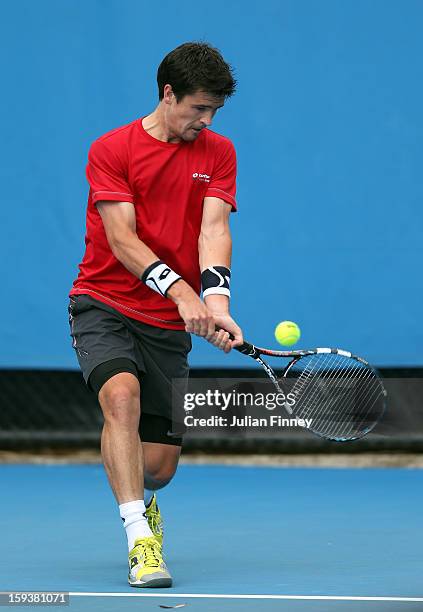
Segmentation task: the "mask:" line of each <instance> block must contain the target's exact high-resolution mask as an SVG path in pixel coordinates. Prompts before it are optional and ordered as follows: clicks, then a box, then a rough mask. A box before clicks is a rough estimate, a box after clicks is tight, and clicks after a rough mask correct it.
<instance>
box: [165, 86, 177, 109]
mask: <svg viewBox="0 0 423 612" xmlns="http://www.w3.org/2000/svg"><path fill="white" fill-rule="evenodd" d="M174 97H175V94H174V93H173V90H172V85H165V86H164V88H163V102H164V103H165V104H172V102H173V99H174Z"/></svg>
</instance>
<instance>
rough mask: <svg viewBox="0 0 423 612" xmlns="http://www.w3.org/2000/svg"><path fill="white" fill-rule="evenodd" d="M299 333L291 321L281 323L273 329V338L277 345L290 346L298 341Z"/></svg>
mask: <svg viewBox="0 0 423 612" xmlns="http://www.w3.org/2000/svg"><path fill="white" fill-rule="evenodd" d="M300 336H301V331H300V328H299V327H298V325H297V324H296V323H294V322H293V321H282V322H281V323H279V325H277V326H276V329H275V338H276V340H277V341H278V342H279V344H283V345H284V346H292V345H293V344H295V343H296V342H298V340H299V339H300Z"/></svg>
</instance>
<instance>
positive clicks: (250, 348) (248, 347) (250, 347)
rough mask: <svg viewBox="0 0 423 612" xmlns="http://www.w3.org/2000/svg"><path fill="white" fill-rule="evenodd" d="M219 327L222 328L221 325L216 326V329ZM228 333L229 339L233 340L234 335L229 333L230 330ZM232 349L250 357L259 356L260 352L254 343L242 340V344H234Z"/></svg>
mask: <svg viewBox="0 0 423 612" xmlns="http://www.w3.org/2000/svg"><path fill="white" fill-rule="evenodd" d="M221 329H223V327H216V331H219V330H221ZM225 331H226V330H225ZM228 334H229V338H230V339H231V340H235V336H234V335H233V334H231V333H230V332H228ZM234 349H235V350H236V351H238V352H239V353H242V354H243V355H249V356H250V357H254V358H255V357H259V356H260V353H259V352H258V350H257V349H256V347H255V346H254V344H251V343H250V342H246V341H245V342H243V344H240V345H239V346H234Z"/></svg>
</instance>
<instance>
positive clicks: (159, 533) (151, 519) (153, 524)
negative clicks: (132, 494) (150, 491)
mask: <svg viewBox="0 0 423 612" xmlns="http://www.w3.org/2000/svg"><path fill="white" fill-rule="evenodd" d="M145 516H146V517H147V521H148V526H149V527H150V529H151V531H152V532H153V534H154V537H155V538H156V540H157V542H158V543H159V544H160V548H162V547H163V531H164V530H163V519H162V515H161V514H160V510H159V506H158V505H157V498H156V494H155V493H154V495H153V497H152V499H151V502H150V505H149V506H148V507H147V508H146V509H145Z"/></svg>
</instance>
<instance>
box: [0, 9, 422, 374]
mask: <svg viewBox="0 0 423 612" xmlns="http://www.w3.org/2000/svg"><path fill="white" fill-rule="evenodd" d="M159 7H160V8H159ZM422 17H423V3H422V2H420V1H418V0H408V1H407V2H404V3H402V2H399V1H398V0H395V1H393V0H372V1H368V0H342V2H340V1H339V0H320V1H319V2H315V1H314V0H263V1H262V2H260V3H254V4H248V3H247V4H246V3H244V2H240V1H234V0H229V1H228V0H224V1H223V0H215V1H214V2H213V3H211V4H210V3H209V4H197V3H194V2H188V1H185V0H179V2H174V1H168V0H164V1H163V0H162V2H160V4H156V5H154V3H151V2H146V1H143V0H107V1H106V0H103V1H100V0H72V1H71V0H61V1H60V2H58V1H57V0H41V1H40V2H37V3H34V2H32V1H29V0H28V1H23V0H16V1H15V2H13V3H4V4H3V6H2V21H1V25H0V32H1V40H2V43H3V47H4V48H3V53H2V54H1V63H2V66H1V67H2V77H3V94H2V97H1V102H0V104H1V107H2V108H1V120H2V144H3V146H2V147H1V150H0V156H1V164H0V166H1V173H2V194H3V213H2V220H3V224H2V226H3V232H2V241H1V249H2V258H1V259H2V316H1V318H0V344H1V347H2V350H1V362H0V366H2V367H53V368H62V367H77V363H76V359H75V356H74V354H73V351H72V349H71V347H70V340H69V337H68V327H67V313H66V305H67V292H68V290H69V288H70V286H71V284H72V281H73V279H74V277H75V275H76V272H77V264H78V262H79V261H80V259H81V257H82V255H83V248H84V223H85V207H86V199H87V192H88V186H87V183H86V179H85V164H86V156H87V152H88V148H89V145H90V143H91V142H92V141H93V140H94V139H95V138H97V137H98V136H99V135H101V134H103V133H104V132H106V131H108V130H110V129H112V128H114V127H117V126H119V125H123V124H125V123H129V122H130V121H132V120H133V119H135V118H137V117H139V116H141V115H142V114H145V113H148V112H150V111H151V110H152V109H153V108H154V107H155V105H156V101H157V97H156V96H157V94H156V84H155V73H156V69H157V66H158V64H159V62H160V61H161V59H162V57H163V56H164V55H165V54H166V53H167V52H168V51H170V50H171V49H172V48H174V47H175V46H177V45H178V44H180V43H182V42H185V41H187V40H195V39H197V40H198V39H202V40H208V41H210V42H211V43H212V44H214V45H216V46H217V47H219V48H220V49H221V50H222V52H223V54H224V56H225V58H226V59H227V60H228V61H229V62H230V63H232V64H233V65H234V66H235V68H236V74H237V78H238V80H239V88H238V93H237V95H236V97H235V98H233V99H232V100H231V101H229V102H228V104H227V106H226V107H225V108H224V109H223V110H222V111H220V114H218V116H217V117H216V119H215V122H214V126H213V128H214V129H215V130H216V131H218V132H222V133H224V134H226V135H227V136H229V137H230V138H232V140H233V141H234V143H235V145H236V148H237V151H238V160H239V181H238V202H239V213H237V214H236V215H233V216H232V229H233V235H234V258H233V279H234V280H233V296H234V297H233V306H232V310H233V314H234V316H235V317H236V318H237V319H238V320H239V322H240V324H241V325H242V326H243V327H244V331H245V334H246V336H247V337H248V338H249V339H251V340H253V341H254V342H256V343H258V344H260V343H261V344H265V345H271V344H273V343H274V340H273V329H274V326H275V324H276V323H277V322H278V321H280V320H283V319H292V320H294V321H297V322H298V323H299V325H300V326H301V328H302V331H303V338H302V342H301V344H302V345H303V346H313V345H335V346H341V347H344V348H351V349H352V350H354V351H355V352H357V353H360V354H363V355H364V356H367V358H368V359H370V360H371V361H372V362H374V363H375V364H378V365H399V364H403V365H413V364H414V365H422V363H423V357H422V353H421V349H420V347H421V346H422V345H423V332H422V328H421V327H420V310H421V303H422V298H423V291H422V274H421V267H422V221H423V213H422V196H423V179H422V171H421V167H422V160H423V157H422V152H423V129H422V126H423V120H422V112H421V111H422V108H423V99H422V98H423V96H422V92H423V87H422V83H423V74H422V72H423V69H422V62H421V58H422V56H423V37H422V36H421V23H422ZM194 346H195V350H194V351H193V353H192V358H191V363H192V365H194V366H195V365H215V366H222V365H231V366H233V365H246V361H245V358H243V357H242V356H240V355H230V356H224V355H222V354H221V353H220V352H218V351H217V350H215V349H213V348H212V347H210V346H208V345H207V343H206V342H204V341H200V340H196V341H195V345H194ZM248 365H250V363H248Z"/></svg>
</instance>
